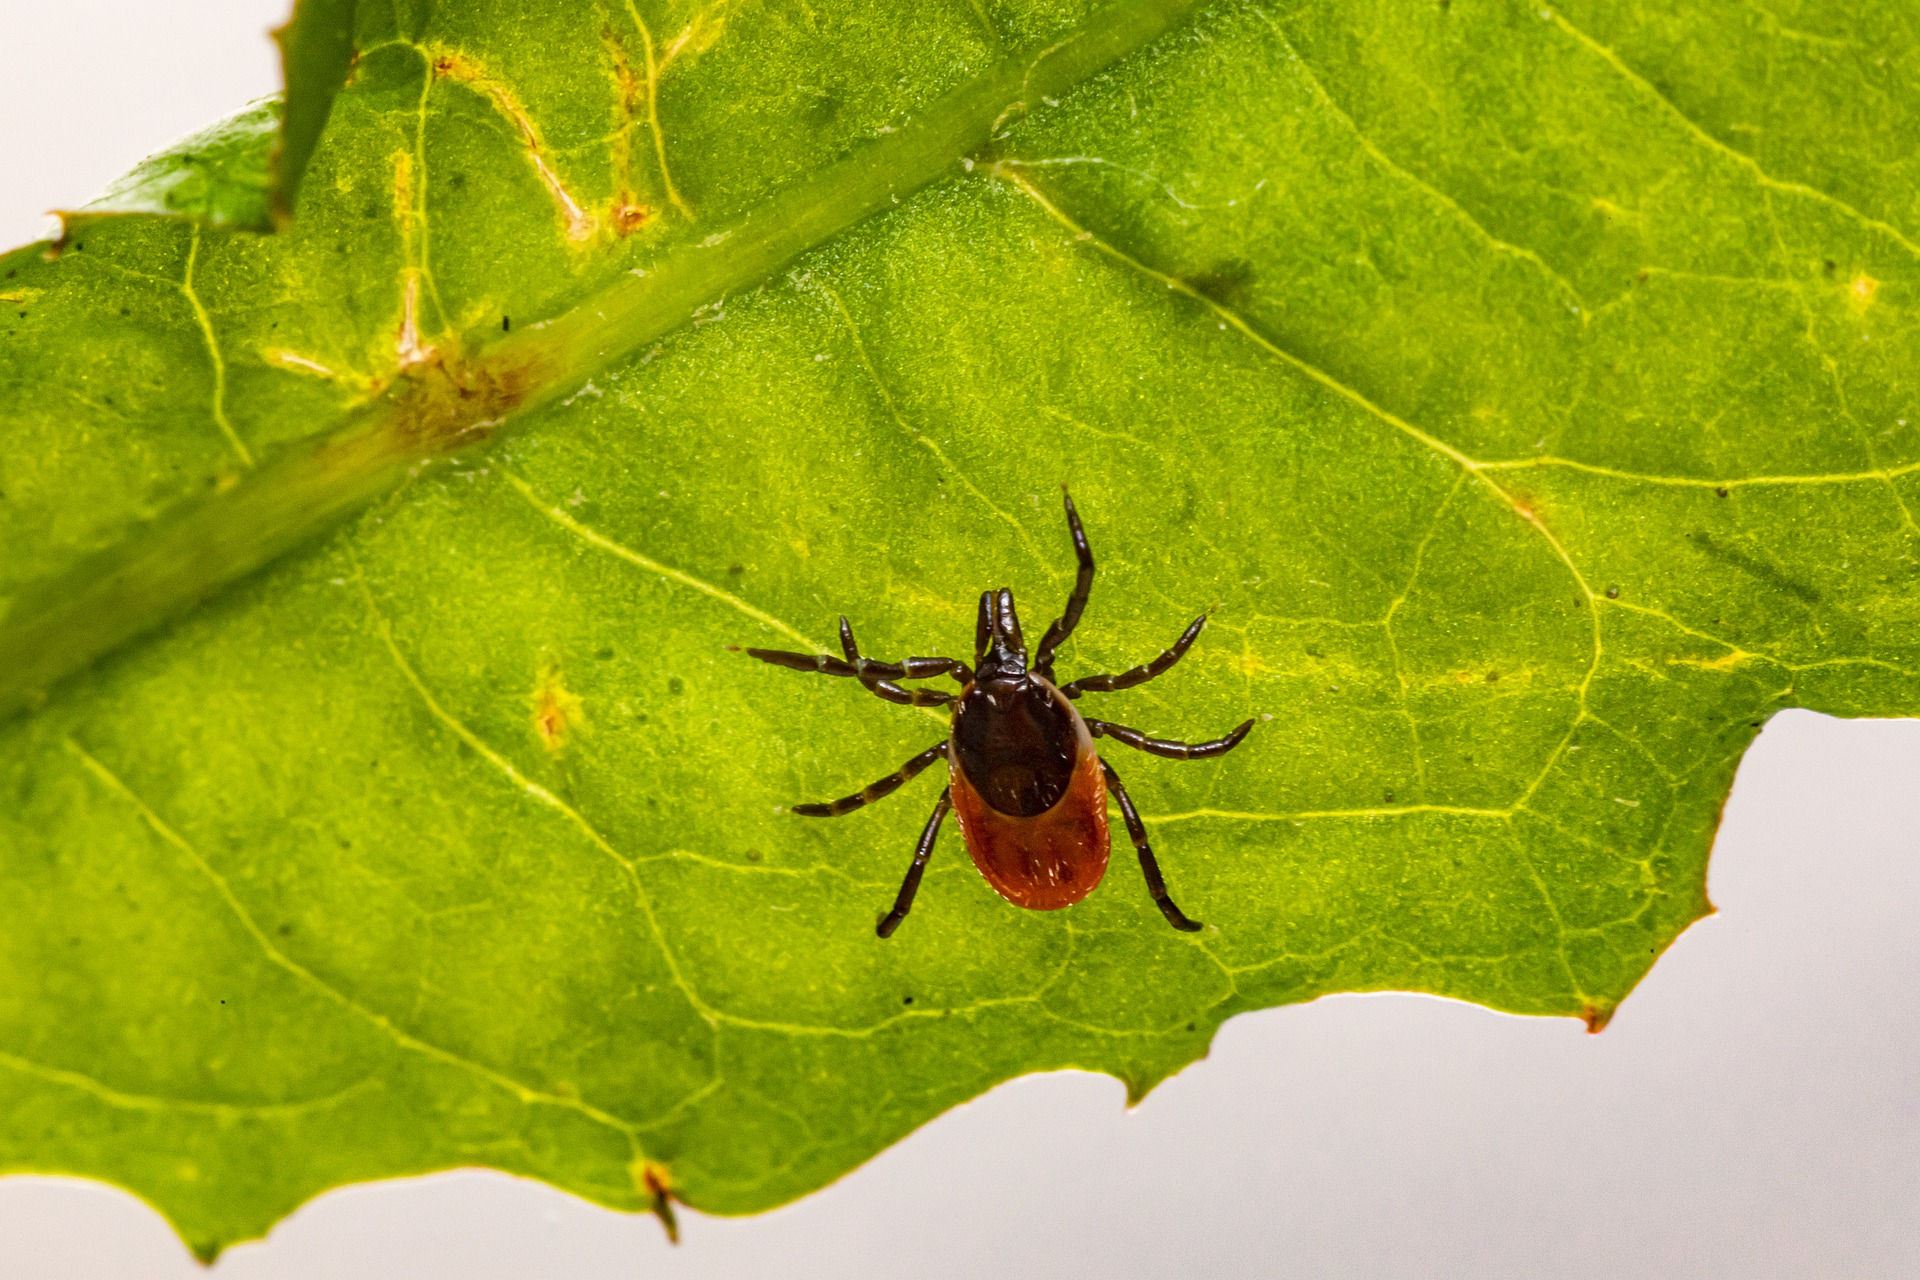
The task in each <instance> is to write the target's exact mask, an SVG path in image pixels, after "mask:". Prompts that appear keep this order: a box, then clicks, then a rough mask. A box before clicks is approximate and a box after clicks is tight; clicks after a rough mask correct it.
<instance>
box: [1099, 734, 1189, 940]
mask: <svg viewBox="0 0 1920 1280" xmlns="http://www.w3.org/2000/svg"><path fill="white" fill-rule="evenodd" d="M1100 767H1101V768H1102V769H1103V770H1105V771H1106V775H1107V790H1109V791H1111V792H1113V798H1114V799H1115V800H1118V801H1119V802H1120V816H1121V817H1123V818H1125V819H1126V820H1127V835H1128V836H1130V837H1132V839H1133V851H1134V852H1135V853H1137V854H1139V855H1140V873H1141V874H1142V875H1144V876H1145V877H1146V878H1147V892H1148V893H1150V894H1152V895H1153V901H1154V905H1155V906H1157V907H1159V908H1160V914H1161V915H1163V916H1165V917H1166V918H1167V923H1168V924H1170V925H1172V926H1173V927H1174V928H1176V929H1178V930H1180V931H1181V932H1182V933H1198V932H1200V922H1199V921H1197V920H1189V919H1187V917H1186V913H1185V912H1183V911H1181V910H1180V908H1179V907H1176V906H1174V905H1173V898H1172V897H1170V896H1169V895H1168V893H1167V882H1166V880H1165V879H1164V878H1163V877H1162V876H1161V874H1160V863H1159V862H1158V861H1157V860H1156V859H1155V858H1154V856H1153V849H1152V847H1151V846H1149V845H1148V844H1147V825H1146V823H1144V822H1142V821H1140V811H1139V810H1138V809H1135V808H1134V807H1133V798H1132V797H1131V796H1129V795H1128V794H1127V789H1126V788H1125V787H1123V786H1121V785H1120V775H1119V774H1117V773H1115V772H1114V771H1113V766H1112V765H1110V764H1108V763H1107V762H1106V761H1105V760H1102V761H1101V762H1100Z"/></svg>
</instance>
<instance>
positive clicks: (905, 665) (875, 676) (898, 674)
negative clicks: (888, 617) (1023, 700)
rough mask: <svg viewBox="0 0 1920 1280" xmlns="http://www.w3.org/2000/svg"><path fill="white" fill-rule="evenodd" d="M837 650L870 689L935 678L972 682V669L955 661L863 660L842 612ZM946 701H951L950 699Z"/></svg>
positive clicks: (945, 659) (944, 659)
mask: <svg viewBox="0 0 1920 1280" xmlns="http://www.w3.org/2000/svg"><path fill="white" fill-rule="evenodd" d="M840 651H841V652H842V653H844V654H846V655H847V662H848V663H849V664H850V665H851V666H852V667H853V670H854V674H855V675H856V676H857V677H858V678H859V681H860V683H861V684H863V685H866V686H867V687H868V688H870V689H871V688H872V687H873V686H874V685H875V684H877V683H880V682H883V681H885V682H891V681H894V680H931V679H933V678H934V677H935V676H952V677H953V678H954V681H955V682H956V683H958V684H966V683H967V682H968V681H970V680H972V679H973V669H972V668H971V667H969V666H968V665H967V664H966V663H964V662H962V661H960V659H958V658H904V659H902V660H901V661H899V662H881V661H879V660H878V659H876V658H867V657H862V656H861V654H860V646H859V645H858V644H856V643H854V639H853V624H852V623H850V622H848V621H847V615H846V614H844V613H843V614H841V615H840ZM899 691H900V692H911V691H910V690H899ZM881 696H882V697H884V696H886V695H884V694H882V695H881ZM947 701H949V702H951V701H952V699H951V698H949V699H947ZM915 705H926V704H915Z"/></svg>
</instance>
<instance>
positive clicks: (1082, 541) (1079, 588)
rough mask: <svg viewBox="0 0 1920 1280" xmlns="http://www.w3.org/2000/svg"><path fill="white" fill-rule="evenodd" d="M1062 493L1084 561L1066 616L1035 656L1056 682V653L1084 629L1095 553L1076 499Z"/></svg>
mask: <svg viewBox="0 0 1920 1280" xmlns="http://www.w3.org/2000/svg"><path fill="white" fill-rule="evenodd" d="M1060 493H1061V496H1062V497H1064V498H1065V499H1066V500H1067V529H1068V531H1069V532H1070V533H1072V534H1073V553H1074V555H1076V556H1078V557H1079V559H1080V572H1079V573H1078V575H1076V576H1075V577H1074V580H1073V594H1072V595H1070V596H1068V597H1067V609H1066V612H1065V613H1062V614H1061V615H1060V616H1059V618H1057V619H1056V620H1055V621H1054V623H1053V625H1051V626H1049V627H1048V628H1047V634H1046V635H1044V636H1042V637H1040V649H1039V651H1038V652H1037V653H1036V654H1035V656H1034V660H1033V669H1034V670H1035V671H1038V672H1039V673H1040V674H1041V675H1042V676H1045V677H1046V678H1047V679H1048V680H1051V679H1053V654H1054V650H1056V649H1058V648H1059V647H1060V646H1061V645H1063V644H1065V643H1066V642H1067V637H1068V636H1070V635H1072V634H1073V629H1074V628H1075V627H1077V626H1079V625H1080V614H1081V613H1082V611H1084V610H1085V609H1086V607H1087V593H1088V592H1090V591H1092V590H1093V549H1092V548H1091V547H1089V546H1088V545H1087V531H1086V530H1085V529H1082V528H1081V527H1080V513H1079V512H1078V511H1075V510H1074V509H1073V495H1072V494H1070V493H1068V492H1067V489H1066V486H1065V485H1062V486H1061V487H1060Z"/></svg>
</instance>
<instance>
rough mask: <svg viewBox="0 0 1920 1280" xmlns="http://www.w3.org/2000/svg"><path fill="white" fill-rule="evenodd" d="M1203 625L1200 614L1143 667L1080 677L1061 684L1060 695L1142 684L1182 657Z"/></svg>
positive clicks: (1115, 690) (1204, 622) (1113, 690)
mask: <svg viewBox="0 0 1920 1280" xmlns="http://www.w3.org/2000/svg"><path fill="white" fill-rule="evenodd" d="M1206 625H1207V615H1206V614H1204V613H1203V614H1201V615H1200V616H1199V617H1197V618H1195V619H1194V620H1193V621H1192V622H1190V623H1188V624H1187V629H1186V630H1185V631H1182V632H1181V633H1180V638H1179V639H1178V640H1175V641H1174V642H1173V648H1171V649H1169V650H1167V651H1166V652H1165V653H1163V654H1161V655H1160V656H1159V657H1157V658H1155V659H1154V660H1153V661H1152V662H1149V663H1147V664H1146V665H1145V666H1143V667H1135V668H1133V669H1132V670H1131V671H1122V672H1121V673H1120V674H1119V675H1113V676H1081V677H1080V678H1079V679H1078V680H1075V681H1073V682H1072V683H1071V684H1063V685H1061V686H1060V692H1061V693H1064V694H1066V695H1067V696H1068V697H1069V698H1077V697H1079V696H1080V695H1081V694H1083V693H1114V692H1117V691H1118V690H1121V689H1131V688H1133V687H1134V686H1135V685H1138V684H1145V683H1146V682H1147V681H1149V680H1151V679H1153V678H1154V677H1155V676H1157V675H1159V674H1161V673H1162V672H1164V671H1165V670H1166V669H1167V668H1168V667H1171V666H1172V665H1173V664H1174V663H1176V662H1178V661H1180V659H1181V658H1183V657H1185V656H1186V652H1187V650H1188V649H1190V648H1192V647H1193V642H1194V639H1195V637H1197V636H1198V635H1199V634H1200V628H1202V627H1204V626H1206Z"/></svg>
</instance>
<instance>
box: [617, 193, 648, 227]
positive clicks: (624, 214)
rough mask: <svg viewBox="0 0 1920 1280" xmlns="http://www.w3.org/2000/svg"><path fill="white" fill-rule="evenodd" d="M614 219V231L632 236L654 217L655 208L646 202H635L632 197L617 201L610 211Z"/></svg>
mask: <svg viewBox="0 0 1920 1280" xmlns="http://www.w3.org/2000/svg"><path fill="white" fill-rule="evenodd" d="M609 212H610V216H611V218H612V221H613V230H614V233H615V234H617V235H621V236H630V235H632V234H633V233H634V232H636V231H638V230H639V229H640V228H642V227H644V226H646V225H647V223H648V222H650V221H652V219H653V210H651V209H649V208H648V207H647V206H646V205H644V204H634V203H632V202H631V197H628V198H627V199H623V200H620V201H617V202H616V203H615V204H614V206H613V208H612V210H610V211H609Z"/></svg>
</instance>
